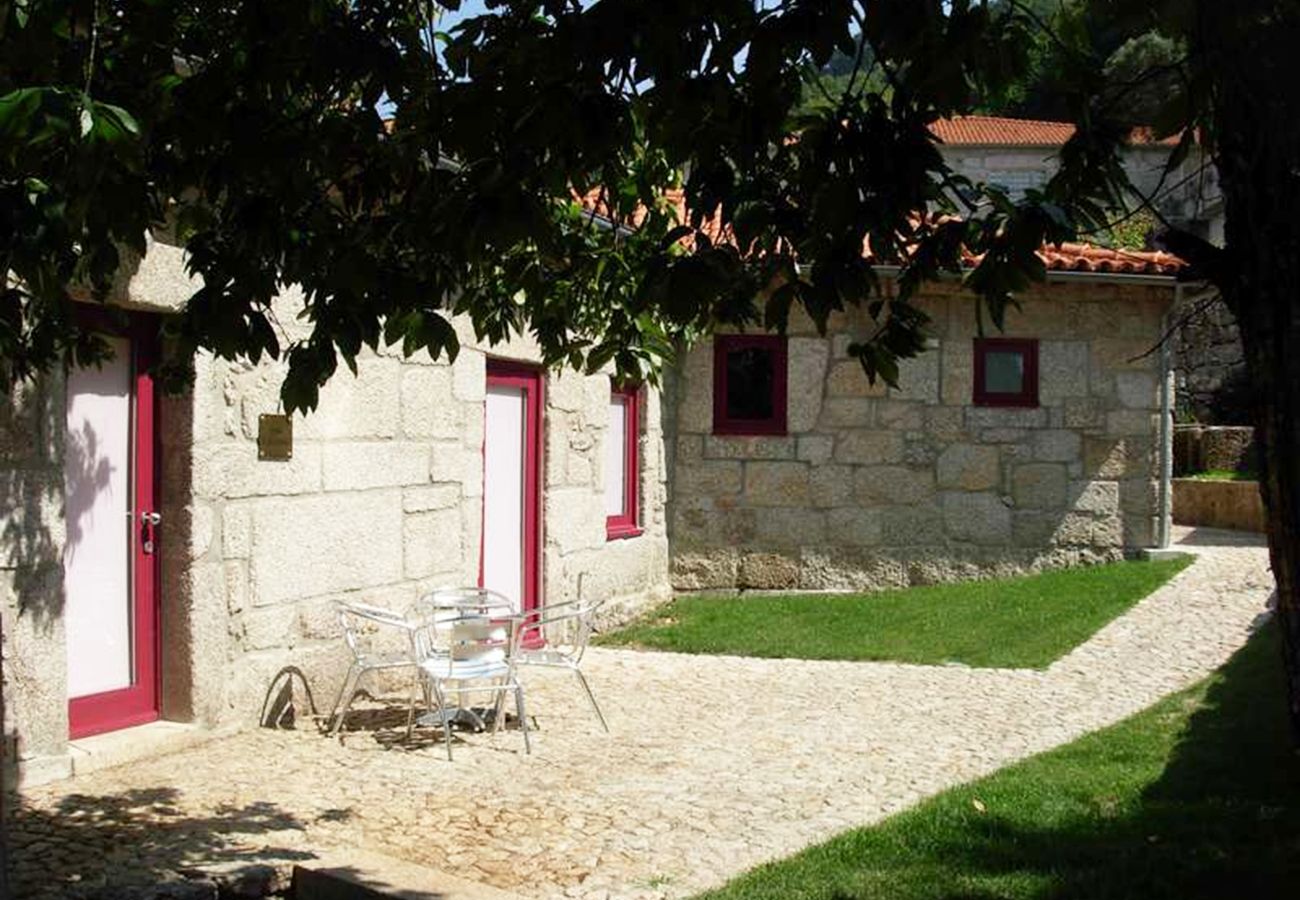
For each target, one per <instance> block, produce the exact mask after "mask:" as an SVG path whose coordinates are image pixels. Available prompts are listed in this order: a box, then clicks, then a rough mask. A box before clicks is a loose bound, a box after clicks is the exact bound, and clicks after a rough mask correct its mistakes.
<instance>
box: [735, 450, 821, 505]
mask: <svg viewBox="0 0 1300 900" xmlns="http://www.w3.org/2000/svg"><path fill="white" fill-rule="evenodd" d="M808 469H809V467H808V465H807V464H806V463H801V462H751V463H746V465H745V500H746V502H748V503H751V504H753V505H754V506H805V505H807V503H808ZM778 515H779V514H778Z"/></svg>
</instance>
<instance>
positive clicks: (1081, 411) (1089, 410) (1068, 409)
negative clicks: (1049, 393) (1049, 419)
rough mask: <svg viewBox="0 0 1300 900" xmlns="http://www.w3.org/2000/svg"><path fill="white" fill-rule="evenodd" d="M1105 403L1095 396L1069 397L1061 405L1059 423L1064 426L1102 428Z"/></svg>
mask: <svg viewBox="0 0 1300 900" xmlns="http://www.w3.org/2000/svg"><path fill="white" fill-rule="evenodd" d="M1105 424H1106V404H1105V403H1103V402H1102V401H1101V400H1099V399H1097V398H1096V397H1083V398H1079V397H1071V398H1069V399H1067V400H1066V401H1065V403H1064V404H1063V405H1062V416H1061V425H1062V426H1063V427H1065V428H1076V429H1077V428H1102V427H1104V426H1105Z"/></svg>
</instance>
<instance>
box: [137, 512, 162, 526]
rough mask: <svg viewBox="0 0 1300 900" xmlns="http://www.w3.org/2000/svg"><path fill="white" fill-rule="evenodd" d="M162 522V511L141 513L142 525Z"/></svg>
mask: <svg viewBox="0 0 1300 900" xmlns="http://www.w3.org/2000/svg"><path fill="white" fill-rule="evenodd" d="M161 522H162V513H158V512H142V513H140V524H141V525H158V524H160V523H161Z"/></svg>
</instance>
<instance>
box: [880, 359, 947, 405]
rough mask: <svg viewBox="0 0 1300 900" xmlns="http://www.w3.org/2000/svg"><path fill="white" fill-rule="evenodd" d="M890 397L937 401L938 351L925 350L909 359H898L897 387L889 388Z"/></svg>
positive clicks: (920, 401)
mask: <svg viewBox="0 0 1300 900" xmlns="http://www.w3.org/2000/svg"><path fill="white" fill-rule="evenodd" d="M889 397H890V399H897V400H915V401H917V402H918V403H938V402H939V351H937V350H926V351H923V352H922V353H920V354H918V355H917V356H914V357H912V358H911V359H900V360H899V361H898V387H897V388H890V389H889Z"/></svg>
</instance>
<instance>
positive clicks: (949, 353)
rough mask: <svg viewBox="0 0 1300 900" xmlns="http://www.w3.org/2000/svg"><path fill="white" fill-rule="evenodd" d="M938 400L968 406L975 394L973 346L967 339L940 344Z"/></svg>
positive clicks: (948, 403)
mask: <svg viewBox="0 0 1300 900" xmlns="http://www.w3.org/2000/svg"><path fill="white" fill-rule="evenodd" d="M939 352H940V353H941V354H942V362H943V365H942V366H941V369H942V381H941V393H940V400H941V401H942V402H943V403H945V404H947V405H948V406H956V407H960V406H969V405H970V403H971V399H972V398H973V397H974V394H975V347H974V345H973V344H972V343H971V342H970V341H969V340H946V341H944V342H943V344H942V345H941V346H940V350H939Z"/></svg>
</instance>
